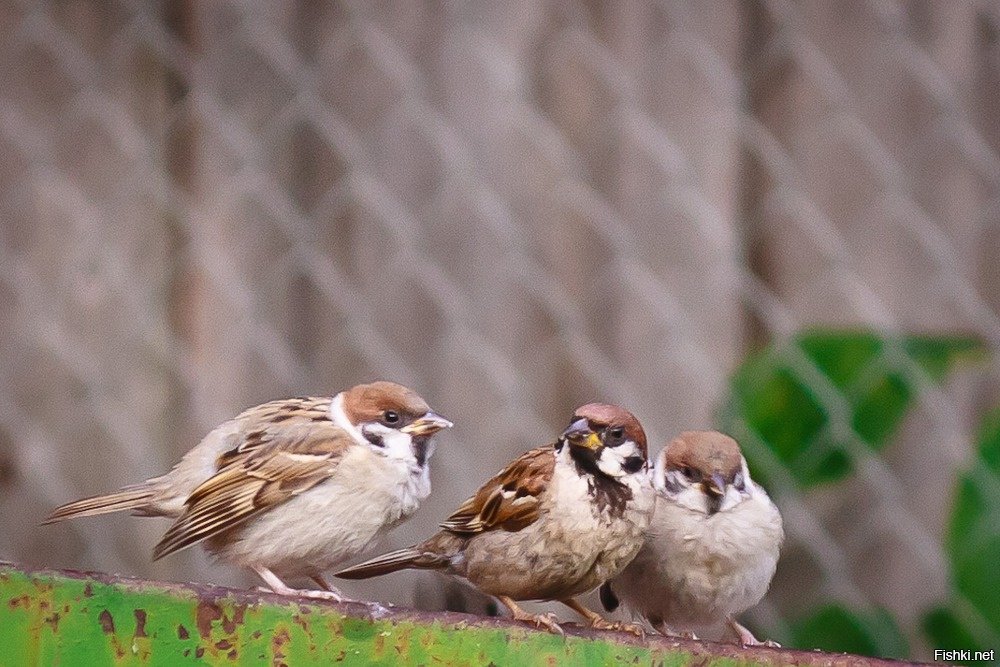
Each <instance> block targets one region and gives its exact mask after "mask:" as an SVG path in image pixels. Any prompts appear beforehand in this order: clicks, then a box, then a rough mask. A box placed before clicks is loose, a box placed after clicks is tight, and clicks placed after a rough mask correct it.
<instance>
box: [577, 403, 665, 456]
mask: <svg viewBox="0 0 1000 667" xmlns="http://www.w3.org/2000/svg"><path fill="white" fill-rule="evenodd" d="M579 419H586V420H587V423H588V425H589V426H590V428H591V430H593V431H599V430H602V429H605V428H613V427H615V426H621V427H622V428H624V429H625V437H626V438H627V439H629V440H631V441H633V442H634V443H635V444H636V445H638V446H639V448H640V449H641V450H642V453H643V456H647V457H648V455H649V454H648V450H647V447H646V432H645V431H643V430H642V424H640V423H639V420H638V419H636V418H635V415H633V414H632V413H631V412H629V411H628V410H626V409H625V408H623V407H621V406H618V405H610V404H608V403H587V404H586V405H581V406H580V407H578V408H577V409H576V411H574V412H573V421H577V420H579Z"/></svg>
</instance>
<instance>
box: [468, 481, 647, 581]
mask: <svg viewBox="0 0 1000 667" xmlns="http://www.w3.org/2000/svg"><path fill="white" fill-rule="evenodd" d="M647 486H648V485H637V487H636V488H635V489H629V491H630V493H632V497H630V498H629V500H628V501H627V502H626V503H625V505H624V508H622V510H621V511H612V510H611V508H610V507H608V506H604V505H601V504H600V503H598V502H597V501H596V500H595V493H594V489H593V484H592V483H589V481H588V480H587V479H586V476H581V475H579V474H578V473H577V472H576V471H575V470H574V469H572V468H570V467H568V466H558V465H557V466H556V470H555V472H554V473H553V478H552V481H551V483H550V486H549V489H548V490H547V492H546V496H545V498H544V499H543V503H544V505H545V511H544V513H543V514H542V516H541V517H540V518H539V520H538V521H536V522H534V523H533V524H531V525H529V526H527V527H526V528H523V529H521V530H518V531H515V532H507V531H492V532H489V533H484V534H482V535H479V536H476V537H475V538H473V539H471V540H470V541H469V543H468V545H467V547H466V552H465V557H466V562H467V571H466V576H467V577H468V578H469V580H470V581H472V583H474V584H475V585H476V586H478V587H479V588H481V589H482V590H484V591H485V592H487V593H491V594H494V595H507V596H510V597H512V598H514V599H516V600H532V599H538V600H545V599H557V598H562V597H568V596H574V595H579V594H580V593H584V592H586V591H589V590H592V589H594V588H596V587H597V586H599V585H600V584H601V583H603V582H604V581H605V580H607V579H608V578H609V577H612V576H614V575H616V574H617V573H618V572H620V571H621V569H622V568H624V566H625V565H626V564H627V563H628V562H629V561H630V560H631V559H632V557H633V556H635V554H636V552H637V551H638V550H639V548H640V547H641V546H642V542H643V539H644V536H645V529H646V527H647V526H648V524H649V519H650V515H651V513H652V505H653V495H652V488H651V487H649V488H648V490H647Z"/></svg>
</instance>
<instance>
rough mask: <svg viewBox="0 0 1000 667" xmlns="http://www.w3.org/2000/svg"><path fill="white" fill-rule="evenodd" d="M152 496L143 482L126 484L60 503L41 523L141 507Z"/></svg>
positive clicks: (146, 503)
mask: <svg viewBox="0 0 1000 667" xmlns="http://www.w3.org/2000/svg"><path fill="white" fill-rule="evenodd" d="M152 498H153V490H152V489H151V488H150V487H149V486H146V485H144V484H137V485H136V486H126V487H125V488H124V489H122V490H120V491H115V492H114V493H108V494H106V495H103V496H91V497H90V498H82V499H80V500H75V501H73V502H71V503H66V504H65V505H61V506H60V507H57V508H56V509H54V510H53V511H52V514H50V515H49V516H48V517H47V518H46V519H45V521H43V522H42V525H43V526H44V525H45V524H49V523H56V522H57V521H63V520H65V519H75V518H77V517H81V516H95V515H97V514H108V513H109V512H120V511H121V510H132V509H142V508H143V507H145V506H146V505H148V504H149V501H150V500H151V499H152Z"/></svg>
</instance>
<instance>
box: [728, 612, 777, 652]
mask: <svg viewBox="0 0 1000 667" xmlns="http://www.w3.org/2000/svg"><path fill="white" fill-rule="evenodd" d="M726 622H727V623H729V627H730V628H732V630H733V632H735V633H736V637H737V638H738V639H739V641H740V645H741V646H744V647H746V646H770V647H772V648H781V644H779V643H778V642H775V641H771V640H770V639H768V640H767V641H763V642H762V641H760V640H759V639H757V638H756V637H754V636H753V633H752V632H750V631H749V630H747V629H746V628H745V627H743V626H742V625H740V624H739V623H738V622H737V621H736V619H735V618H733V617H732V616H730V617H729V618H728V619H726Z"/></svg>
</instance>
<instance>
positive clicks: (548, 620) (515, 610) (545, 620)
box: [497, 595, 563, 635]
mask: <svg viewBox="0 0 1000 667" xmlns="http://www.w3.org/2000/svg"><path fill="white" fill-rule="evenodd" d="M497 599H498V600H500V602H501V603H502V604H503V606H505V607H507V609H510V613H511V614H512V615H513V616H514V620H515V621H524V622H526V623H531V624H532V625H534V626H535V627H536V628H545V629H547V630H548V631H549V632H554V633H555V634H557V635H561V634H563V629H562V628H560V627H559V624H558V623H556V617H555V614H529V613H528V612H526V611H525V610H523V609H521V608H520V607H519V606H517V603H516V602H514V601H513V600H512V599H510V598H509V597H507V596H506V595H498V596H497Z"/></svg>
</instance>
